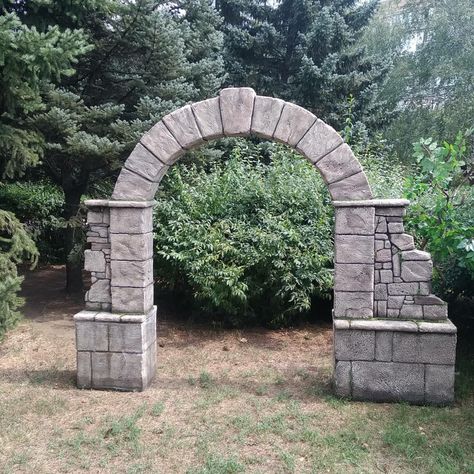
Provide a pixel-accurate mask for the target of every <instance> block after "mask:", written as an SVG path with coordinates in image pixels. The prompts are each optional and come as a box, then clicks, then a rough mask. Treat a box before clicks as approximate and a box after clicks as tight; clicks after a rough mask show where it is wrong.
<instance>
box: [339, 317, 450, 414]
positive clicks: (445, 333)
mask: <svg viewBox="0 0 474 474" xmlns="http://www.w3.org/2000/svg"><path fill="white" fill-rule="evenodd" d="M334 356H335V370H334V385H335V391H336V394H338V395H339V396H343V397H350V398H353V399H355V400H369V401H390V402H393V401H406V402H410V403H420V404H422V403H427V404H441V405H442V404H449V403H452V402H453V400H454V363H455V356H456V327H455V326H454V325H453V324H452V323H451V322H450V321H444V322H438V323H434V322H433V323H429V322H414V321H400V320H398V321H394V320H376V319H372V320H351V321H348V320H342V319H336V320H335V321H334Z"/></svg>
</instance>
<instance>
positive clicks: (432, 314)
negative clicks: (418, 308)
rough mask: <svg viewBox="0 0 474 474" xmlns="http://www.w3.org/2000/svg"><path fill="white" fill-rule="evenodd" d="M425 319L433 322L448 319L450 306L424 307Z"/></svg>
mask: <svg viewBox="0 0 474 474" xmlns="http://www.w3.org/2000/svg"><path fill="white" fill-rule="evenodd" d="M423 317H424V319H432V320H437V319H447V317H448V305H447V304H443V305H423Z"/></svg>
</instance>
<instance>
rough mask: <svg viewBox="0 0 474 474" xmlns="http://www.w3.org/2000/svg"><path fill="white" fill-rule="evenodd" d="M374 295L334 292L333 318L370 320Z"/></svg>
mask: <svg viewBox="0 0 474 474" xmlns="http://www.w3.org/2000/svg"><path fill="white" fill-rule="evenodd" d="M373 314H374V294H373V293H372V292H360V291H358V292H346V291H335V292H334V317H336V318H372V317H373Z"/></svg>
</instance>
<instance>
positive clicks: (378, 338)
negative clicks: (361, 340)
mask: <svg viewBox="0 0 474 474" xmlns="http://www.w3.org/2000/svg"><path fill="white" fill-rule="evenodd" d="M392 344H393V332H392V331H377V332H376V333H375V359H376V360H378V361H381V362H390V361H391V360H392Z"/></svg>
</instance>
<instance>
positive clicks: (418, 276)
mask: <svg viewBox="0 0 474 474" xmlns="http://www.w3.org/2000/svg"><path fill="white" fill-rule="evenodd" d="M432 273H433V263H432V262H431V260H402V273H401V276H402V280H403V281H405V282H410V281H429V280H431V275H432Z"/></svg>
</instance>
